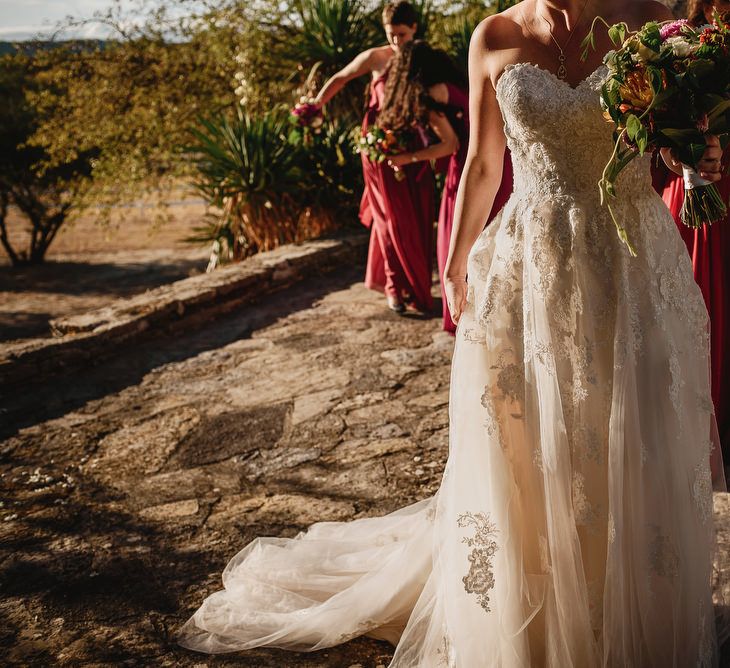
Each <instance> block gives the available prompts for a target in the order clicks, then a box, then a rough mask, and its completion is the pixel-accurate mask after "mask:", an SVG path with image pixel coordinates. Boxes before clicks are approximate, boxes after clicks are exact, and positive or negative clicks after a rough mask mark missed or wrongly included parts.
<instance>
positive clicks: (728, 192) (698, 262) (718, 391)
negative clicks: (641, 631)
mask: <svg viewBox="0 0 730 668" xmlns="http://www.w3.org/2000/svg"><path fill="white" fill-rule="evenodd" d="M715 9H717V10H718V11H719V12H721V13H723V12H727V11H728V10H730V2H729V1H727V0H714V1H713V0H690V1H689V3H688V6H687V15H688V19H689V21H690V22H691V23H692V24H693V25H702V24H704V23H709V22H711V21H712V13H713V10H715ZM729 161H730V152H728V151H726V152H725V158H724V163H725V168H726V170H727V167H728V162H729ZM659 163H660V165H659V167H657V168H655V170H654V175H653V176H654V187H655V188H656V190H657V192H659V194H660V195H661V196H662V198H663V199H664V202H665V203H666V205H667V206H668V207H669V209H670V211H671V212H672V215H673V216H674V220H675V221H676V223H677V227H678V228H679V232H680V234H681V235H682V239H684V242H685V244H686V245H687V250H688V251H689V254H690V257H691V258H692V267H693V269H694V277H695V281H697V284H698V285H699V286H700V288H701V290H702V294H703V296H704V298H705V304H706V306H707V310H708V312H709V315H710V345H711V366H712V369H711V382H712V400H713V402H714V404H715V417H716V419H717V427H718V430H719V432H720V440H721V442H722V450H723V458H724V460H725V461H726V462H728V461H730V347H729V346H730V267H726V266H725V263H726V262H727V261H728V259H729V258H730V216H729V217H727V218H725V219H724V220H721V221H718V222H716V223H713V224H712V225H703V226H702V227H701V228H699V229H694V228H691V227H687V226H686V225H684V224H683V223H682V222H681V220H680V212H681V210H682V204H683V202H684V185H683V181H682V177H681V176H677V175H676V174H674V173H673V172H670V171H669V170H668V169H666V168H665V167H664V163H663V162H662V161H659ZM725 173H726V174H727V171H726V172H725ZM715 185H716V186H717V188H718V190H719V191H720V194H721V195H722V197H723V199H724V200H725V202H728V199H729V198H730V176H727V175H726V176H725V177H724V178H723V179H722V180H721V181H719V182H718V183H716V184H715Z"/></svg>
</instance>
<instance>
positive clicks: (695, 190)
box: [680, 165, 727, 228]
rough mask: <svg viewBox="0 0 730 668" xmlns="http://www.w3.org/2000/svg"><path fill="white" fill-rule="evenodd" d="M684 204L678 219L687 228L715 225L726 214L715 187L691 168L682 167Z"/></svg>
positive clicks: (725, 208) (723, 203)
mask: <svg viewBox="0 0 730 668" xmlns="http://www.w3.org/2000/svg"><path fill="white" fill-rule="evenodd" d="M682 176H683V178H684V203H683V204H682V211H681V213H680V218H681V220H682V222H683V223H684V224H685V225H687V226H688V227H693V228H699V227H702V225H703V224H708V225H709V224H711V223H715V222H717V221H719V220H722V219H723V218H724V217H725V215H726V214H727V207H726V206H725V202H724V201H723V199H722V197H721V196H720V192H719V191H718V190H717V187H716V186H715V184H714V183H712V182H711V181H708V180H706V179H703V178H702V177H701V176H700V175H699V174H698V173H697V172H696V171H695V170H694V169H692V167H689V166H687V165H682Z"/></svg>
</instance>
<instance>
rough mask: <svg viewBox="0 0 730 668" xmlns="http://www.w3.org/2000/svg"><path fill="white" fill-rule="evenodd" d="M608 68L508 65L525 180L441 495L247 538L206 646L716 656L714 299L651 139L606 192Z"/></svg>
mask: <svg viewBox="0 0 730 668" xmlns="http://www.w3.org/2000/svg"><path fill="white" fill-rule="evenodd" d="M604 73H605V70H604V69H603V68H599V70H597V71H596V72H595V73H594V74H593V75H591V76H590V77H588V78H587V79H586V80H584V81H583V82H582V83H581V84H580V85H579V86H578V87H577V88H571V87H570V86H569V85H568V84H566V83H565V82H563V81H560V80H558V79H557V78H556V77H555V76H554V75H552V74H551V73H549V72H547V71H546V70H543V69H540V68H538V67H536V66H534V65H530V64H520V65H516V66H510V67H508V68H507V70H506V71H505V72H504V74H503V76H502V77H501V78H500V80H499V83H498V86H497V96H498V100H499V103H500V106H501V109H502V113H503V116H504V120H505V132H506V135H507V141H508V145H509V148H510V150H511V152H512V160H513V162H514V174H515V177H514V179H515V180H514V194H513V195H512V197H511V198H510V200H509V202H508V203H507V205H506V206H505V208H504V209H503V211H502V212H501V214H500V215H499V216H498V217H497V218H496V219H495V221H494V222H493V223H492V224H491V225H490V226H489V227H488V228H487V229H486V230H485V231H484V233H483V234H482V235H481V236H480V238H479V240H478V241H477V243H476V245H475V247H474V249H473V251H472V253H471V256H470V261H469V285H470V287H469V299H468V308H467V311H466V313H465V314H464V316H463V318H462V320H461V322H460V323H459V328H458V332H457V337H456V348H455V352H454V359H453V371H452V380H451V406H450V417H451V428H450V452H449V460H448V463H447V465H446V470H445V472H444V477H443V482H442V485H441V488H440V490H439V492H438V494H437V495H436V496H435V497H433V498H430V499H426V500H424V501H421V502H420V503H417V504H415V505H412V506H410V507H407V508H404V509H402V510H399V511H397V512H395V513H392V514H390V515H387V516H385V517H376V518H369V519H360V520H356V521H353V522H349V523H339V522H328V523H321V524H316V525H314V526H313V527H311V528H310V529H309V530H308V531H307V532H305V533H302V534H300V535H299V536H297V537H296V538H294V539H282V538H262V539H257V540H255V541H253V542H252V543H251V544H250V545H248V546H247V547H246V548H245V549H244V550H243V551H242V552H240V553H239V554H238V555H236V556H235V557H234V558H233V560H232V561H231V562H230V563H229V564H228V566H227V568H226V569H225V572H224V573H223V582H224V586H225V589H224V590H223V591H219V592H217V593H215V594H213V595H212V596H210V597H209V598H208V599H207V600H206V601H205V602H204V603H203V605H202V607H201V608H200V609H199V610H198V611H197V612H196V613H195V615H194V616H193V617H192V618H191V619H190V620H189V621H188V622H187V624H186V625H185V626H184V628H183V630H182V633H181V643H182V644H183V645H184V646H186V647H189V648H192V649H196V650H199V651H203V652H211V653H217V652H229V651H234V650H243V649H247V648H252V647H258V646H263V645H266V646H272V647H281V648H287V649H294V650H317V649H322V648H325V647H329V646H332V645H335V644H338V643H342V642H344V641H346V640H348V639H350V638H353V637H355V636H357V635H361V634H367V635H370V636H373V637H376V638H384V639H387V640H389V641H391V642H392V643H393V644H395V645H397V648H396V650H395V656H394V658H393V662H392V664H391V666H392V667H397V668H406V667H409V668H424V667H425V668H428V667H431V666H455V667H458V668H481V667H495V668H496V667H500V668H513V667H517V666H520V667H525V668H532V667H536V666H549V667H550V668H571V667H572V668H592V667H594V666H612V667H616V668H618V667H620V668H625V667H635V668H643V667H648V666H652V667H657V668H668V667H671V666H675V667H677V668H687V667H689V666H712V665H715V664H716V663H717V660H718V659H717V648H716V636H715V633H716V632H715V627H714V617H713V604H712V598H711V587H710V578H711V569H712V550H713V545H714V530H713V518H712V481H711V474H710V466H709V464H710V453H711V450H712V448H713V445H712V444H713V437H712V426H713V424H714V420H713V415H712V403H711V400H710V388H709V363H708V333H707V314H706V311H705V306H704V302H703V300H702V296H701V294H700V291H699V289H698V288H697V286H696V285H695V283H694V281H693V278H692V270H691V266H690V259H689V257H688V255H687V250H686V248H685V246H684V244H683V243H682V241H681V239H680V236H679V234H678V231H677V229H676V227H675V224H674V222H673V220H672V218H671V216H670V214H669V212H668V211H667V209H666V207H665V206H664V204H663V203H662V201H661V199H660V198H659V197H658V196H657V195H656V194H655V193H654V191H653V190H652V188H651V182H650V177H649V158H648V157H647V158H644V159H641V160H636V161H635V162H634V163H632V164H631V165H630V167H629V168H628V169H627V170H626V171H625V173H624V174H623V176H622V177H621V178H620V180H619V183H618V191H619V198H618V200H617V203H616V205H615V211H616V215H617V217H618V218H619V219H620V220H621V221H623V222H624V223H625V225H626V228H627V231H628V234H629V236H630V238H631V240H632V241H633V244H634V246H635V248H636V250H637V252H638V257H631V256H630V255H629V253H628V251H627V248H626V247H625V246H624V245H622V243H621V242H620V240H619V238H618V236H617V234H616V230H615V227H614V225H613V223H612V221H611V219H610V217H609V216H608V214H607V211H606V210H605V209H604V208H602V207H601V206H600V204H599V200H598V189H597V185H596V184H597V181H598V179H599V176H600V174H601V171H602V169H603V166H604V164H605V162H606V160H607V157H608V155H609V154H610V152H611V150H612V140H611V129H612V126H611V125H610V124H608V123H607V122H606V121H605V120H604V118H603V116H602V114H601V110H600V107H599V100H598V94H597V90H598V88H599V86H600V81H601V78H602V76H603V75H604Z"/></svg>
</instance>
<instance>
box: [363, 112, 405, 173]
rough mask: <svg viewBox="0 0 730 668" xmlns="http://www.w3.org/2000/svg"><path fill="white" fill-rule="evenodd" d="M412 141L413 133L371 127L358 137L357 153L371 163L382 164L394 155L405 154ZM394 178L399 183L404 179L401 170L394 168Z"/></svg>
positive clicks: (375, 126)
mask: <svg viewBox="0 0 730 668" xmlns="http://www.w3.org/2000/svg"><path fill="white" fill-rule="evenodd" d="M412 141H413V133H411V132H408V131H399V132H395V131H393V130H389V129H388V128H381V127H380V126H378V125H371V126H370V127H369V128H368V130H367V131H366V132H365V133H364V134H363V135H361V136H360V140H359V142H358V147H357V151H358V153H363V154H364V155H365V156H366V157H367V158H368V159H369V160H370V161H371V162H383V161H385V160H387V159H388V158H392V157H393V156H394V155H399V154H400V153H405V152H406V151H407V150H408V147H409V146H410V145H411V143H412ZM393 171H394V172H395V178H396V179H398V180H399V181H401V180H402V179H404V178H405V173H404V172H403V170H402V169H400V168H398V167H394V168H393Z"/></svg>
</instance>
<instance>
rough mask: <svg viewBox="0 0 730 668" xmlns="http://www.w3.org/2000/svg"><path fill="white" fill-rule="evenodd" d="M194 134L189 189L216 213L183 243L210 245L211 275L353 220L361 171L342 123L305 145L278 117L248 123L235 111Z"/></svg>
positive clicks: (283, 118)
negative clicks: (216, 269) (232, 263)
mask: <svg viewBox="0 0 730 668" xmlns="http://www.w3.org/2000/svg"><path fill="white" fill-rule="evenodd" d="M191 134H192V138H193V141H192V142H191V144H190V145H189V146H188V147H187V148H186V152H187V153H188V155H189V156H190V157H191V158H192V160H193V162H194V164H195V166H196V168H197V178H196V179H195V181H194V184H193V185H194V187H195V189H196V190H197V192H198V193H199V194H200V195H202V196H203V198H204V199H205V200H206V202H207V203H208V204H209V205H210V206H211V207H213V208H214V210H215V213H211V214H210V215H209V216H208V218H207V220H206V222H205V224H204V225H202V226H200V227H198V228H196V230H195V234H194V235H193V236H192V237H190V238H189V239H188V240H189V241H192V242H199V243H212V244H213V251H212V254H211V262H210V264H209V269H213V268H214V267H215V266H216V265H217V264H218V263H219V262H225V261H228V260H238V259H241V258H243V257H246V256H247V255H251V254H253V253H256V252H258V251H266V250H271V249H273V248H275V247H277V246H279V245H281V244H285V243H296V242H300V241H304V240H306V239H312V238H316V237H318V236H321V235H322V234H324V233H326V232H328V231H330V230H332V229H333V228H334V227H336V226H337V225H338V224H339V223H340V221H341V220H342V219H343V218H344V219H348V218H352V219H353V220H354V206H355V204H356V202H357V198H356V196H355V195H356V192H355V188H356V185H355V184H356V183H357V179H358V176H359V173H358V171H359V164H358V163H357V162H356V159H355V156H353V154H352V145H351V141H350V129H349V127H347V126H346V125H345V124H342V123H326V124H325V125H324V126H323V127H322V132H321V134H320V135H318V136H317V138H316V140H315V141H313V142H305V141H303V137H302V136H301V135H298V134H297V133H296V132H293V131H292V129H291V125H290V121H289V119H288V118H287V115H286V114H285V113H284V112H283V110H282V111H278V110H277V111H272V112H269V113H267V114H264V115H261V116H251V115H248V114H246V113H245V112H244V111H243V110H241V108H237V110H236V113H235V115H233V116H232V117H231V116H224V115H223V116H218V117H215V118H212V119H201V120H200V127H199V128H194V129H192V130H191Z"/></svg>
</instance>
